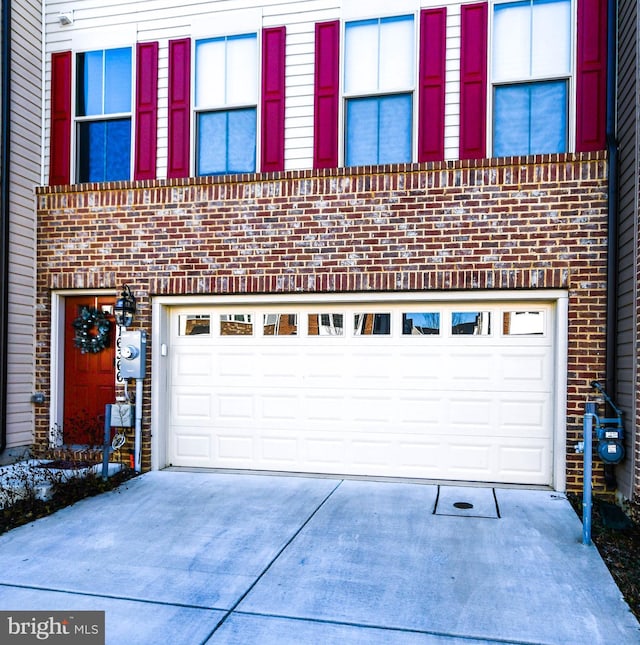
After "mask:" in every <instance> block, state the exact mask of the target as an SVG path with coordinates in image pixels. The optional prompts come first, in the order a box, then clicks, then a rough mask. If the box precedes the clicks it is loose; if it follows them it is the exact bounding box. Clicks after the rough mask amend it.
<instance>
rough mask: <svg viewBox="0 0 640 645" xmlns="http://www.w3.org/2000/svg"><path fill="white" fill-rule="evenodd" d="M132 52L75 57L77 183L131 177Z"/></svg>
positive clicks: (100, 52)
mask: <svg viewBox="0 0 640 645" xmlns="http://www.w3.org/2000/svg"><path fill="white" fill-rule="evenodd" d="M131 75H132V72H131V48H129V47H123V48H118V49H104V50H96V51H88V52H83V53H79V54H78V55H77V58H76V110H75V114H76V150H77V152H76V175H77V181H79V182H87V181H90V182H94V181H118V180H126V179H129V178H130V176H131V104H132V99H131V88H132V81H131Z"/></svg>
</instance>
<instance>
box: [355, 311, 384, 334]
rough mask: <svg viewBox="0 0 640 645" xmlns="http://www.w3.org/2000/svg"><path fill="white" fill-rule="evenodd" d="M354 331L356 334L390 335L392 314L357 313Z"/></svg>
mask: <svg viewBox="0 0 640 645" xmlns="http://www.w3.org/2000/svg"><path fill="white" fill-rule="evenodd" d="M353 331H354V333H355V335H356V336H365V335H367V336H368V335H388V334H390V333H391V314H356V315H355V316H354V318H353Z"/></svg>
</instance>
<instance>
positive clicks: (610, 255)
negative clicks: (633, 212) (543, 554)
mask: <svg viewBox="0 0 640 645" xmlns="http://www.w3.org/2000/svg"><path fill="white" fill-rule="evenodd" d="M617 9H618V7H617V0H608V2H607V124H606V137H607V159H608V169H609V176H608V187H607V211H608V216H607V217H608V222H607V223H608V237H607V332H606V355H607V357H606V383H607V387H606V391H607V392H609V396H610V397H611V398H612V399H613V400H617V378H616V370H617V356H616V352H617V333H618V308H617V305H618V142H617V137H616V86H617V82H616V81H617V50H618V38H617V33H618V20H617ZM604 478H605V483H606V485H607V488H608V489H609V490H614V489H615V488H616V487H617V482H616V476H615V471H614V467H613V465H610V464H609V465H605V467H604Z"/></svg>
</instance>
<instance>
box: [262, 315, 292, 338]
mask: <svg viewBox="0 0 640 645" xmlns="http://www.w3.org/2000/svg"><path fill="white" fill-rule="evenodd" d="M262 333H263V334H264V335H265V336H296V335H297V334H298V316H297V314H265V315H264V321H263V332H262Z"/></svg>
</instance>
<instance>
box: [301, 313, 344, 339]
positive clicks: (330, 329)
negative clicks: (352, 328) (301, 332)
mask: <svg viewBox="0 0 640 645" xmlns="http://www.w3.org/2000/svg"><path fill="white" fill-rule="evenodd" d="M308 325H309V336H342V334H343V331H344V316H343V314H309V318H308Z"/></svg>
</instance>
